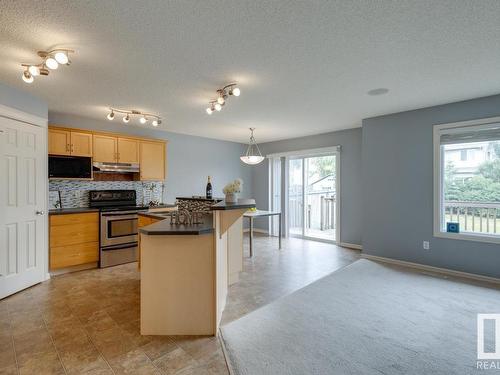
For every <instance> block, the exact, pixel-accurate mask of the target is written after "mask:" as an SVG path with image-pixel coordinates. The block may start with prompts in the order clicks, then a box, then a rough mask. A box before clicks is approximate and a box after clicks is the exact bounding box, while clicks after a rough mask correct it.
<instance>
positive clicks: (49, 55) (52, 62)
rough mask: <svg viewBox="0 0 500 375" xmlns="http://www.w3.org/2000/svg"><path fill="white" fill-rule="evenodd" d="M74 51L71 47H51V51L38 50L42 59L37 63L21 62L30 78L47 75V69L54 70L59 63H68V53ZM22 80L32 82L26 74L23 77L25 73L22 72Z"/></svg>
mask: <svg viewBox="0 0 500 375" xmlns="http://www.w3.org/2000/svg"><path fill="white" fill-rule="evenodd" d="M73 52H75V51H73V50H71V49H61V48H57V49H53V50H51V51H38V56H40V58H41V59H42V61H41V62H40V63H38V64H21V66H22V67H24V68H25V69H26V70H27V71H28V72H29V74H30V76H31V78H33V77H36V76H39V75H42V76H48V75H49V69H51V70H55V69H57V68H58V67H59V64H66V65H69V64H70V61H69V57H68V56H69V54H70V53H73ZM22 77H23V80H25V81H26V79H27V80H28V81H29V82H28V83H31V82H33V81H32V80H30V78H29V77H28V76H26V77H25V73H23V76H22Z"/></svg>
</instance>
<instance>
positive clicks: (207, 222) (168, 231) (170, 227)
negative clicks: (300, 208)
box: [139, 199, 255, 236]
mask: <svg viewBox="0 0 500 375" xmlns="http://www.w3.org/2000/svg"><path fill="white" fill-rule="evenodd" d="M252 207H255V199H238V202H236V203H226V202H225V201H221V202H219V203H216V204H214V205H213V206H211V207H210V209H211V210H215V211H218V210H237V209H245V208H252ZM139 215H142V216H146V217H151V218H153V219H160V220H161V221H159V222H156V223H153V224H150V225H147V226H144V227H142V228H139V232H140V233H144V234H147V235H163V236H164V235H199V234H207V233H212V232H213V231H214V228H213V218H212V215H211V214H207V215H205V216H204V217H203V224H186V225H184V224H178V225H176V224H170V217H169V216H168V214H167V213H162V212H139Z"/></svg>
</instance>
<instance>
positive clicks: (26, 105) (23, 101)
mask: <svg viewBox="0 0 500 375" xmlns="http://www.w3.org/2000/svg"><path fill="white" fill-rule="evenodd" d="M26 86H27V87H26V90H22V91H21V90H18V89H15V88H13V87H10V86H7V85H5V84H3V83H0V104H3V105H6V106H8V107H12V108H15V109H19V110H20V111H23V112H27V113H29V114H32V115H35V116H40V117H43V118H47V113H48V107H47V103H45V101H43V100H42V99H40V98H37V97H36V96H34V95H32V94H31V93H30V92H29V90H28V89H29V86H28V85H26Z"/></svg>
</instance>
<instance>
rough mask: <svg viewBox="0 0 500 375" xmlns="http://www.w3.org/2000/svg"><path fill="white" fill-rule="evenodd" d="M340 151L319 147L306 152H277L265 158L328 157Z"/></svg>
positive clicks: (335, 148)
mask: <svg viewBox="0 0 500 375" xmlns="http://www.w3.org/2000/svg"><path fill="white" fill-rule="evenodd" d="M340 150H341V146H340V145H338V146H331V147H320V148H311V149H308V150H297V151H287V152H278V153H275V154H269V155H266V158H277V157H292V158H293V157H308V156H321V155H330V154H332V153H335V152H339V151H340Z"/></svg>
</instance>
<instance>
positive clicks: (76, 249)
mask: <svg viewBox="0 0 500 375" xmlns="http://www.w3.org/2000/svg"><path fill="white" fill-rule="evenodd" d="M98 260H99V241H97V242H87V243H81V244H76V245H68V246H58V247H52V248H51V249H50V269H52V270H55V269H58V268H64V267H71V266H77V265H80V264H85V263H92V262H97V261H98Z"/></svg>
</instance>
